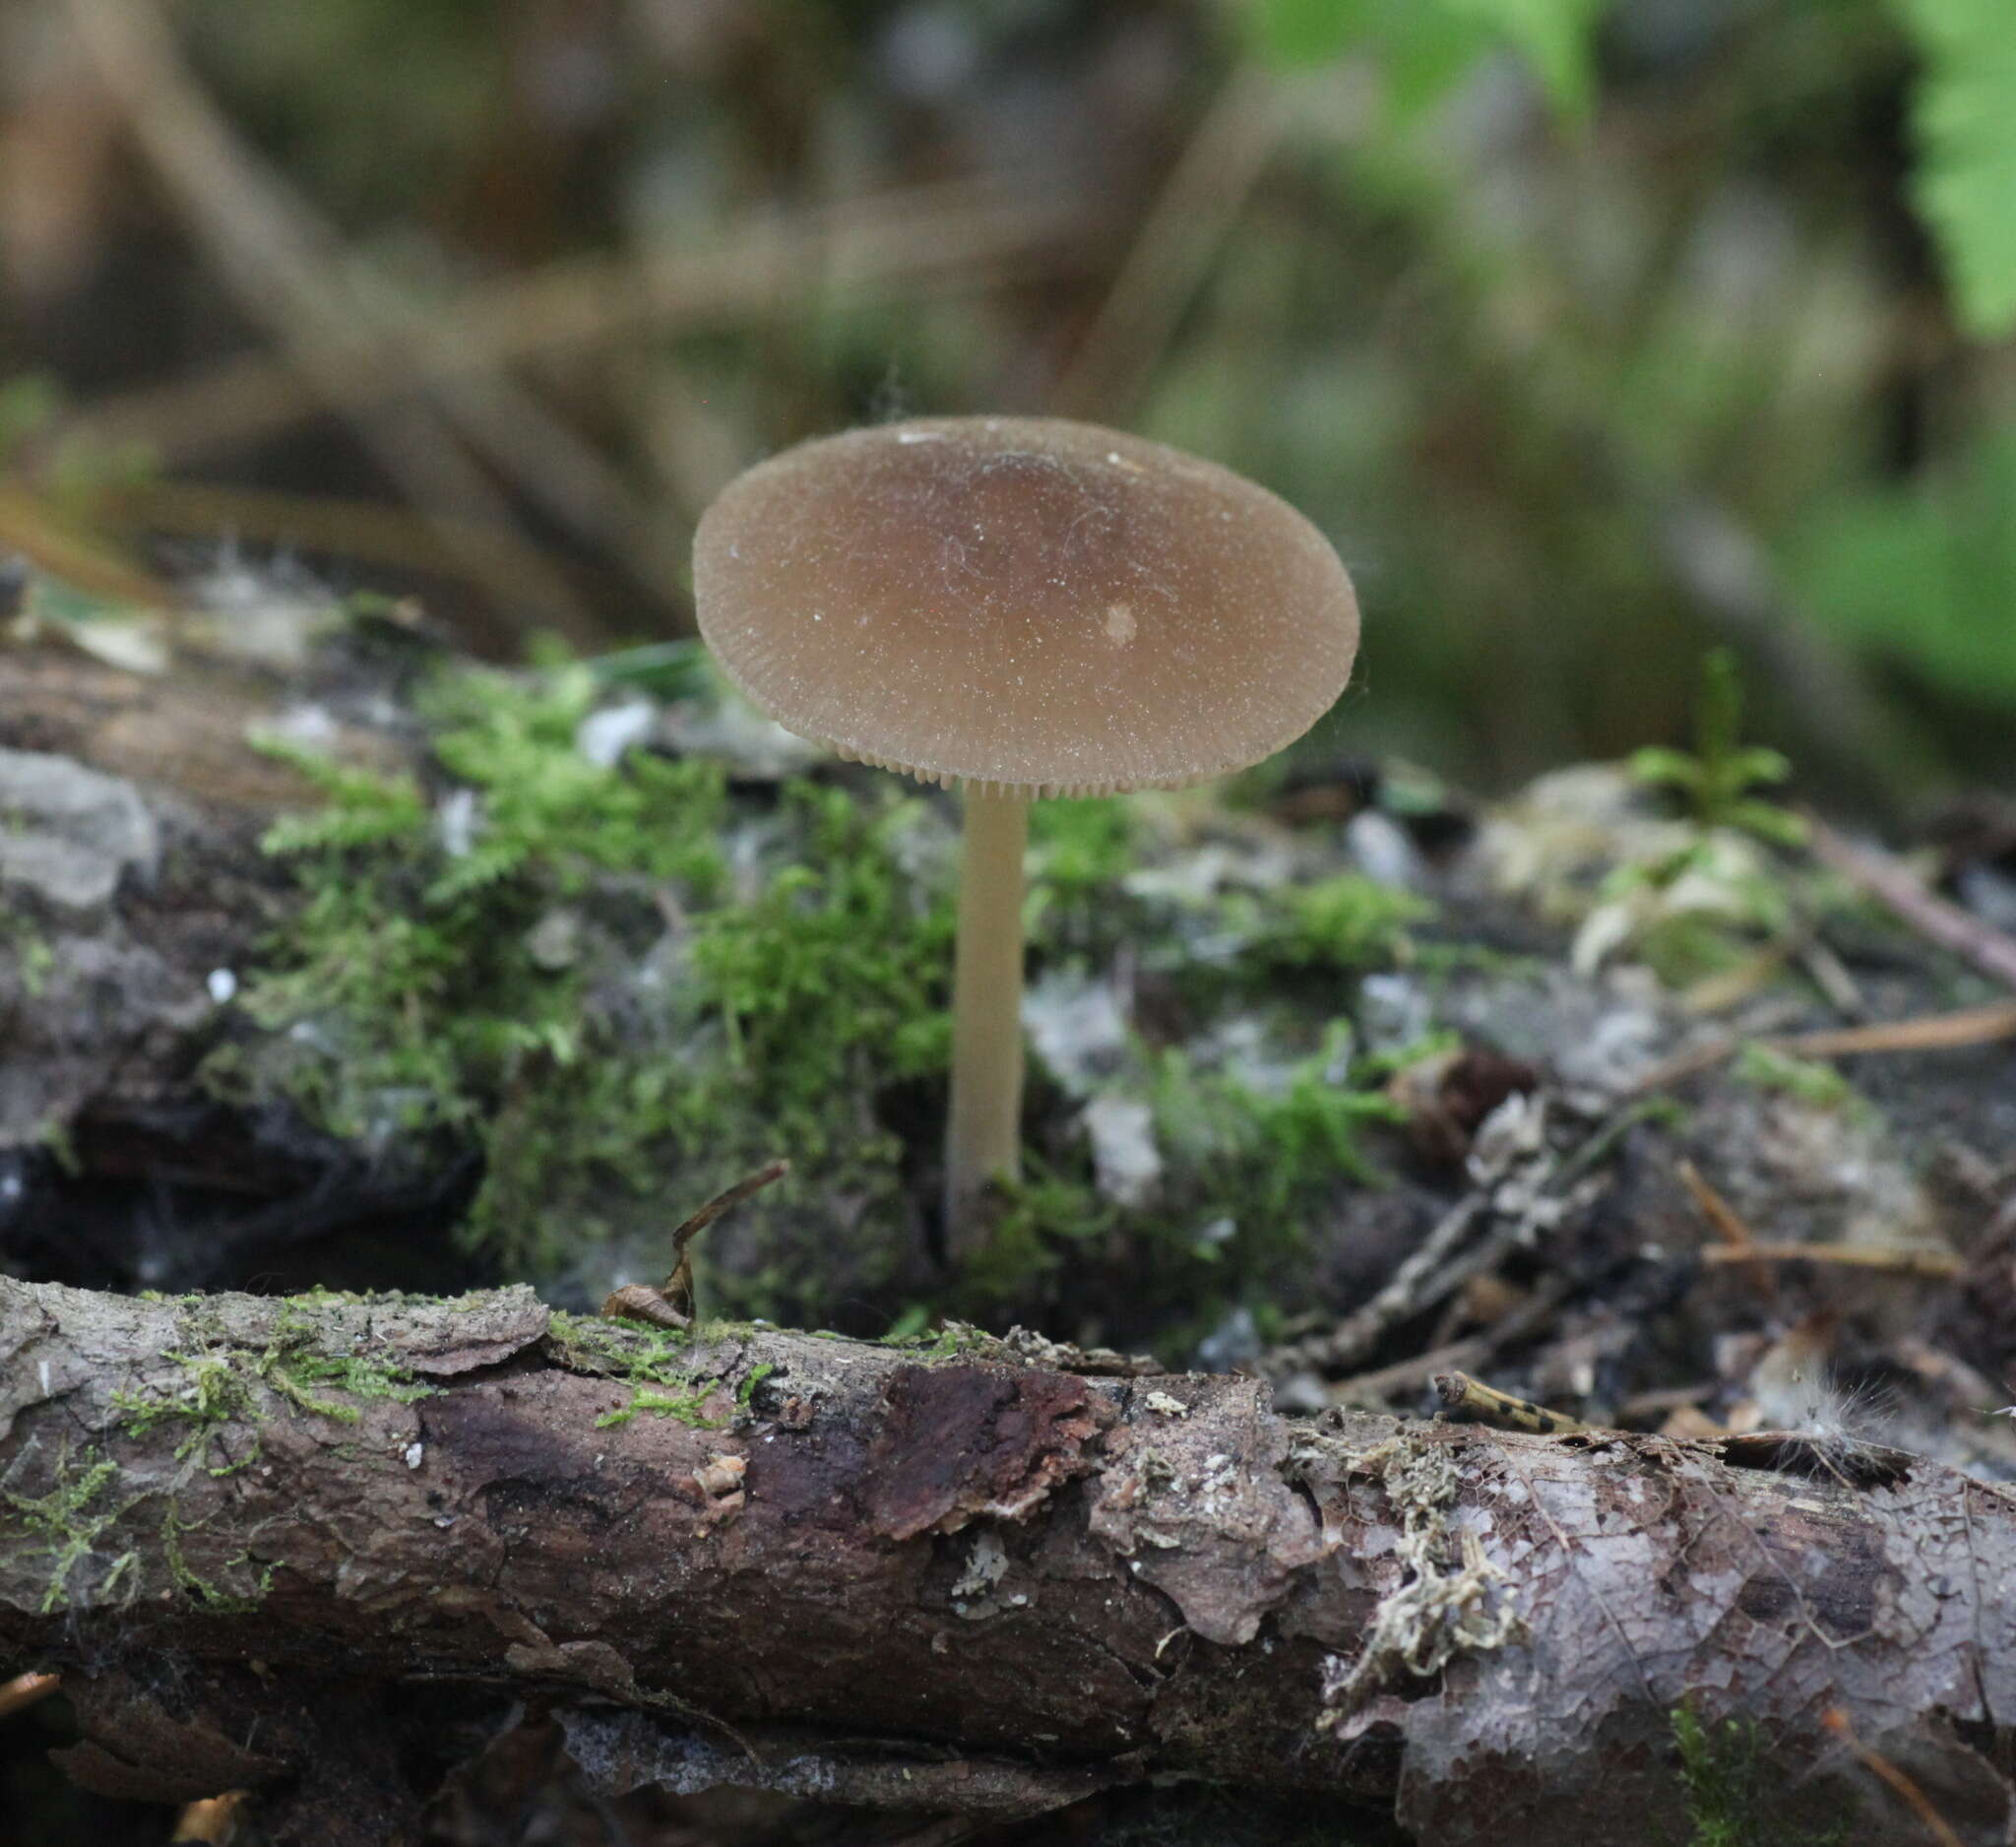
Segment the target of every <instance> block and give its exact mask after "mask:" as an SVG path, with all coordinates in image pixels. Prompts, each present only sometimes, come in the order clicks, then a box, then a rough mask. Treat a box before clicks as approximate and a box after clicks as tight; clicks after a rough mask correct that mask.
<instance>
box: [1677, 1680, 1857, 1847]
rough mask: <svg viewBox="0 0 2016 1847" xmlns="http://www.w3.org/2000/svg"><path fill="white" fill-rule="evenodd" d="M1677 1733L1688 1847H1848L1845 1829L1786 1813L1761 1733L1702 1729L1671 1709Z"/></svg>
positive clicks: (1691, 1715)
mask: <svg viewBox="0 0 2016 1847" xmlns="http://www.w3.org/2000/svg"><path fill="white" fill-rule="evenodd" d="M1672 1725H1673V1743H1674V1744H1675V1745H1676V1746H1677V1747H1678V1749H1679V1757H1680V1765H1679V1768H1680V1787H1681V1788H1682V1789H1683V1790H1684V1791H1685V1793H1686V1799H1687V1821H1688V1825H1689V1828H1690V1830H1691V1831H1690V1833H1689V1834H1688V1837H1687V1847H1839V1843H1841V1842H1843V1841H1845V1840H1847V1839H1848V1826H1847V1824H1846V1823H1845V1822H1842V1821H1823V1822H1819V1823H1815V1822H1813V1821H1812V1820H1810V1819H1806V1818H1802V1817H1794V1816H1791V1815H1788V1814H1787V1813H1786V1811H1787V1808H1788V1806H1789V1804H1788V1802H1787V1801H1786V1800H1785V1798H1784V1789H1783V1779H1782V1778H1781V1777H1779V1776H1778V1775H1777V1774H1776V1773H1775V1771H1774V1770H1773V1767H1772V1764H1771V1761H1770V1756H1769V1752H1768V1750H1767V1747H1766V1741H1765V1739H1764V1735H1763V1733H1762V1732H1761V1731H1760V1730H1759V1729H1758V1728H1757V1726H1756V1725H1754V1724H1748V1723H1745V1722H1744V1721H1742V1720H1740V1719H1725V1720H1724V1721H1723V1722H1722V1723H1721V1724H1720V1725H1709V1724H1705V1723H1704V1722H1703V1721H1702V1719H1701V1718H1700V1716H1699V1715H1698V1714H1697V1713H1696V1712H1695V1711H1694V1710H1693V1708H1692V1707H1690V1706H1677V1707H1675V1708H1674V1710H1673V1717H1672ZM1808 1806H1810V1805H1808Z"/></svg>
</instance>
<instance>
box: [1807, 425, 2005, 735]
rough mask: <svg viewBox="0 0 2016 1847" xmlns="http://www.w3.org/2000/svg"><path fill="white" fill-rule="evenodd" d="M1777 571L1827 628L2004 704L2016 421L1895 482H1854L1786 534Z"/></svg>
mask: <svg viewBox="0 0 2016 1847" xmlns="http://www.w3.org/2000/svg"><path fill="white" fill-rule="evenodd" d="M1786 567H1787V576H1788V578H1789V579H1790V581H1791V583H1792V586H1793V588H1794V591H1795V593H1796V595H1797V597H1798V598H1799V600H1800V601H1801V602H1802V603H1804V604H1805V605H1807V606H1808V607H1810V608H1811V609H1812V610H1813V611H1814V613H1815V614H1816V615H1817V616H1818V617H1819V618H1820V619H1821V620H1822V621H1823V622H1825V623H1826V624H1827V625H1828V626H1829V627H1831V628H1833V629H1834V630H1835V631H1836V632H1837V633H1840V634H1843V635H1846V636H1849V637H1852V638H1854V639H1855V640H1858V641H1859V642H1861V643H1862V644H1863V645H1864V646H1865V647H1867V648H1868V649H1869V650H1870V651H1871V652H1872V653H1876V654H1881V655H1885V656H1888V657H1889V658H1890V659H1892V660H1894V661H1897V662H1900V663H1902V664H1904V665H1905V666H1907V667H1909V668H1910V669H1913V670H1914V671H1915V672H1916V673H1917V674H1918V675H1919V676H1920V677H1921V678H1922V679H1924V680H1925V681H1927V682H1929V683H1930V684H1932V685H1934V686H1938V687H1941V688H1943V689H1945V690H1946V691H1948V692H1951V693H1955V694H1958V695H1959V696H1960V697H1961V698H1963V699H1967V700H1970V701H1973V702H1977V703H1981V704H1995V703H1999V704H2002V705H2005V706H2016V622H2012V620H2011V616H2010V611H2011V610H2012V609H2016V433H2005V434H2002V435H1999V436H1996V437H1994V438H1992V439H1991V440H1988V441H1986V442H1984V443H1982V444H1980V445H1979V446H1977V447H1976V448H1975V449H1973V450H1972V451H1971V452H1969V453H1967V454H1966V455H1965V456H1964V457H1963V458H1962V459H1961V461H1960V462H1959V464H1958V465H1957V466H1955V467H1952V468H1950V469H1946V470H1943V471H1941V472H1939V473H1936V474H1928V475H1926V476H1924V477H1922V478H1920V479H1918V480H1915V481H1913V482H1911V483H1910V484H1908V485H1906V486H1904V487H1901V488H1889V487H1884V488H1855V489H1851V490H1848V491H1845V492H1842V493H1840V494H1837V495H1836V496H1834V497H1833V498H1832V499H1830V500H1828V501H1826V502H1824V503H1822V504H1821V505H1819V506H1817V507H1816V508H1815V509H1814V510H1813V511H1812V513H1811V514H1809V515H1808V517H1807V518H1806V519H1805V521H1804V522H1803V523H1802V524H1801V525H1800V526H1799V527H1798V528H1797V529H1796V531H1795V532H1794V533H1793V534H1792V536H1791V538H1790V540H1789V541H1788V543H1787V547H1786Z"/></svg>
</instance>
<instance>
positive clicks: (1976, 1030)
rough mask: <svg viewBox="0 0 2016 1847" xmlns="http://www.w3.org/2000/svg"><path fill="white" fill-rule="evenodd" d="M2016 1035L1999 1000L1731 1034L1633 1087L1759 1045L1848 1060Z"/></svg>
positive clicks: (2013, 1012) (1683, 1075) (1663, 1084)
mask: <svg viewBox="0 0 2016 1847" xmlns="http://www.w3.org/2000/svg"><path fill="white" fill-rule="evenodd" d="M2004 1039H2016V1001H2012V1000H1998V1001H1995V1002H1992V1003H1991V1004H1990V1005H1988V1006H1985V1007H1963V1008H1961V1009H1959V1010H1958V1011H1957V1012H1953V1013H1926V1014H1921V1015H1919V1016H1918V1017H1917V1018H1916V1019H1910V1020H1891V1021H1887V1022H1885V1023H1883V1024H1881V1025H1876V1026H1843V1027H1835V1028H1830V1029H1828V1030H1826V1031H1823V1032H1814V1033H1770V1034H1765V1035H1762V1036H1761V1037H1753V1036H1749V1035H1745V1034H1741V1033H1732V1034H1729V1035H1726V1036H1725V1037H1723V1038H1720V1039H1714V1040H1711V1041H1709V1043H1708V1044H1706V1045H1703V1046H1695V1047H1693V1048H1691V1049H1690V1050H1688V1051H1682V1052H1677V1053H1675V1054H1674V1055H1673V1056H1672V1057H1670V1058H1666V1059H1662V1060H1661V1061H1660V1062H1659V1063H1658V1064H1655V1065H1654V1066H1653V1067H1652V1068H1651V1069H1650V1070H1649V1071H1647V1072H1645V1073H1644V1075H1643V1076H1641V1077H1640V1078H1639V1079H1638V1080H1637V1081H1636V1082H1635V1083H1634V1084H1633V1085H1632V1086H1631V1089H1632V1092H1633V1094H1635V1095H1638V1096H1645V1095H1647V1094H1649V1093H1651V1092H1653V1091H1657V1090H1665V1089H1666V1088H1667V1087H1668V1086H1669V1085H1672V1084H1678V1083H1682V1082H1684V1081H1685V1080H1686V1079H1687V1078H1690V1077H1699V1076H1700V1075H1701V1073H1702V1072H1704V1071H1710V1070H1713V1069H1714V1068H1715V1066H1717V1065H1718V1064H1720V1063H1722V1062H1723V1060H1724V1059H1725V1058H1732V1057H1733V1056H1734V1055H1735V1054H1736V1053H1737V1052H1738V1051H1741V1050H1742V1049H1743V1048H1744V1047H1745V1046H1748V1045H1757V1046H1764V1047H1767V1048H1769V1049H1770V1050H1771V1051H1782V1052H1786V1053H1788V1054H1789V1055H1791V1056H1793V1057H1796V1058H1848V1057H1857V1056H1859V1055H1861V1054H1863V1053H1865V1052H1872V1051H1966V1050H1968V1049H1969V1048H1971V1047H1975V1046H1991V1045H1994V1044H1996V1043H1998V1042H1999V1041H2001V1040H2004Z"/></svg>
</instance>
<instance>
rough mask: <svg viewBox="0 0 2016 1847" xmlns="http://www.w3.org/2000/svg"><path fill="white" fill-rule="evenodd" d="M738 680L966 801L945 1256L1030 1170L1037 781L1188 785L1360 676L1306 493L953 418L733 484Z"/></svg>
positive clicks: (725, 594) (703, 545)
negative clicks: (1030, 848)
mask: <svg viewBox="0 0 2016 1847" xmlns="http://www.w3.org/2000/svg"><path fill="white" fill-rule="evenodd" d="M693 589H694V601H695V604H696V606H697V608H698V612H699V618H700V630H701V633H702V635H703V636H704V637H705V638H706V640H707V644H708V646H709V647H710V648H711V649H712V650H713V651H714V654H715V657H716V659H717V660H718V661H719V662H720V663H721V666H722V668H723V669H724V670H725V672H726V674H727V676H728V678H729V679H730V680H731V681H733V682H734V684H735V685H736V686H738V687H739V688H740V689H741V690H742V692H744V693H745V694H746V695H747V696H748V697H749V698H750V699H751V700H752V701H753V702H754V703H755V704H756V705H757V706H758V707H760V708H761V709H762V710H763V711H765V712H767V713H768V714H769V715H770V716H771V717H772V718H774V719H775V720H777V722H778V723H779V724H781V725H783V726H784V727H785V728H786V729H787V730H789V731H792V732H797V733H799V734H800V735H801V736H804V737H808V738H811V739H812V740H814V741H815V742H817V743H819V744H821V745H823V746H825V747H827V748H829V749H831V750H833V751H835V752H837V753H838V754H839V755H840V756H842V757H845V758H848V759H851V760H853V761H857V762H862V763H872V764H877V765H880V766H882V767H883V768H886V769H893V770H901V771H903V772H905V773H907V774H908V775H911V776H914V777H915V778H917V779H918V780H919V781H920V782H925V783H936V784H938V785H940V786H941V787H944V788H947V789H950V788H952V787H953V786H955V785H957V786H959V787H960V788H961V789H962V790H963V792H964V796H965V805H966V840H965V849H964V867H963V871H962V877H961V890H960V899H959V936H958V951H957V960H956V968H955V974H954V983H953V1052H952V1100H951V1111H950V1118H949V1123H948V1127H947V1133H946V1149H945V1197H946V1226H947V1244H948V1248H949V1250H950V1251H951V1252H952V1253H953V1254H954V1255H955V1256H958V1255H964V1254H967V1253H968V1252H970V1251H971V1249H972V1248H973V1246H974V1244H975V1243H976V1242H977V1241H978V1240H979V1239H980V1238H982V1237H983V1236H984V1225H983V1224H982V1223H981V1221H980V1218H979V1215H978V1214H977V1211H976V1209H975V1208H976V1205H977V1200H978V1198H979V1195H980V1194H981V1192H982V1191H983V1189H984V1187H985V1184H986V1182H987V1180H988V1179H989V1178H992V1177H996V1176H999V1177H1004V1178H1014V1177H1015V1175H1016V1172H1017V1168H1018V1150H1019V1118H1020V1115H1021V1101H1022V1023H1021V999H1022V952H1023V943H1022V860H1023V852H1024V847H1025V844H1026V842H1027V840H1028V831H1029V804H1030V802H1031V800H1032V799H1034V798H1035V797H1037V796H1101V795H1111V794H1116V793H1119V792H1121V791H1126V790H1136V789H1175V788H1181V787H1183V786H1185V785H1188V784H1192V783H1199V782H1204V781H1206V780H1208V779H1209V778H1211V777H1215V776H1221V775H1224V774H1225V773H1227V772H1228V771H1230V770H1237V769H1243V768H1245V767H1246V766H1247V765H1249V764H1253V763H1257V762H1259V761H1260V759H1261V758H1263V757H1266V756H1270V755H1272V754H1273V753H1274V752H1275V751H1277V750H1279V749H1280V748H1281V747H1282V746H1283V745H1284V744H1287V743H1290V742H1292V740H1293V739H1294V738H1296V737H1298V736H1300V735H1301V733H1302V732H1305V731H1306V730H1308V728H1309V727H1310V726H1311V725H1312V724H1314V723H1315V721H1316V720H1317V719H1318V718H1320V717H1321V716H1322V714H1323V713H1324V712H1325V711H1327V710H1328V709H1329V707H1330V705H1331V703H1332V702H1333V701H1334V700H1335V699H1336V698H1337V696H1338V694H1339V693H1340V692H1342V691H1343V690H1344V686H1345V682H1346V681H1347V680H1348V679H1349V678H1350V677H1351V667H1352V659H1353V656H1354V655H1355V652H1356V648H1357V635H1358V612H1357V602H1356V599H1355V597H1354V596H1353V594H1352V587H1351V580H1350V579H1349V578H1348V577H1347V576H1346V575H1345V570H1344V566H1343V564H1342V563H1340V562H1339V560H1338V557H1337V553H1336V552H1335V551H1334V550H1333V549H1332V548H1331V547H1330V545H1329V543H1328V542H1327V541H1325V540H1324V538H1323V536H1322V535H1321V534H1320V533H1319V532H1317V530H1316V529H1315V528H1314V527H1313V526H1311V525H1310V524H1309V522H1308V521H1307V520H1305V519H1304V518H1303V517H1302V516H1301V515H1300V514H1299V513H1297V512H1295V511H1294V509H1293V508H1292V507H1290V506H1289V505H1288V504H1287V503H1286V502H1285V501H1282V500H1280V499H1277V498H1276V497H1275V496H1274V495H1273V494H1271V493H1269V492H1267V490H1266V489H1265V488H1262V487H1258V486H1255V485H1254V484H1253V483H1252V482H1251V481H1248V480H1245V479H1243V478H1240V477H1239V476H1237V475H1234V474H1232V473H1230V472H1229V470H1226V469H1223V468H1220V467H1218V466H1216V465H1215V464H1213V463H1210V462H1202V461H1199V460H1198V459H1197V458H1195V457H1194V456H1188V455H1184V454H1182V453H1181V452H1179V451H1177V450H1174V449H1169V448H1165V447H1164V446H1163V445H1162V444H1160V443H1153V442H1147V441H1144V440H1143V439H1142V438H1140V437H1138V436H1127V435H1122V434H1120V433H1119V432H1117V431H1114V430H1108V429H1101V428H1098V427H1096V426H1094V425H1092V424H1088V423H1074V422H1065V421H1061V420H1058V419H1054V418H1047V417H1006V416H979V417H932V418H922V419H917V420H914V421H911V422H903V423H890V424H884V425H881V426H878V427H875V428H870V429H859V430H851V431H849V432H847V433H846V434H843V435H839V436H830V437H826V438H824V439H821V440H818V441H814V442H807V443H802V444H800V445H799V446H798V447H796V448H794V449H789V450H787V451H785V452H784V453H783V454H781V455H778V456H774V457H772V458H771V459H770V460H769V461H766V462H762V463H759V464H758V465H757V466H756V467H754V468H752V469H750V470H748V471H747V472H746V473H745V474H743V475H741V476H738V477H737V478H735V479H734V480H732V481H730V482H729V483H728V485H727V487H726V488H725V490H724V491H723V492H722V494H721V496H720V497H719V498H718V499H717V500H716V501H715V502H714V504H713V505H712V506H711V507H709V508H708V510H707V512H706V514H705V515H704V516H703V517H702V519H701V521H700V529H699V532H698V535H697V536H696V538H695V541H694V547H693Z"/></svg>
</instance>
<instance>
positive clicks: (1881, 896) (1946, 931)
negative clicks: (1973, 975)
mask: <svg viewBox="0 0 2016 1847" xmlns="http://www.w3.org/2000/svg"><path fill="white" fill-rule="evenodd" d="M1806 822H1807V825H1808V827H1809V828H1810V829H1811V845H1812V849H1813V856H1814V858H1816V859H1817V860H1820V861H1821V863H1822V864H1825V865H1830V866H1832V867H1833V868H1834V870H1835V871H1837V872H1839V873H1840V874H1841V875H1842V876H1843V877H1844V878H1847V879H1850V880H1853V881H1854V883H1856V884H1857V885H1859V886H1860V887H1861V889H1862V890H1863V891H1865V892H1867V893H1868V894H1869V895H1870V896H1871V897H1872V898H1875V899H1878V900H1879V901H1880V902H1881V903H1883V904H1885V905H1887V906H1888V907H1889V908H1890V909H1891V910H1892V911H1894V912H1895V913H1896V914H1897V915H1898V916H1899V917H1900V918H1902V919H1903V920H1904V922H1905V923H1909V924H1910V925H1911V926H1912V928H1913V929H1915V930H1917V931H1918V933H1919V934H1920V935H1921V936H1922V937H1923V938H1924V939H1925V940H1926V941H1927V942H1929V943H1935V944H1936V945H1937V946H1938V947H1939V948H1941V949H1944V950H1946V951H1948V952H1949V953H1950V954H1952V955H1956V956H1958V957H1959V958H1960V959H1961V960H1962V961H1963V962H1968V963H1971V964H1973V966H1974V967H1975V968H1977V969H1979V970H1980V971H1981V972H1982V973H1983V974H1984V975H1985V976H1987V977H1988V979H1989V980H1990V981H1997V982H2000V983H2002V984H2003V986H2004V987H2016V937H2012V936H2008V935H2005V934H2004V933H2003V932H2002V931H2001V930H1998V929H1996V928H1995V927H1994V925H1993V924H1991V923H1984V922H1983V921H1982V920H1981V919H1980V918H1978V917H1976V916H1974V914H1973V913H1972V912H1969V911H1963V910H1962V909H1961V908H1960V906H1958V905H1957V904H1952V903H1950V902H1948V901H1947V900H1946V899H1944V898H1941V897H1940V896H1939V895H1938V893H1937V892H1935V891H1930V890H1928V889H1927V888H1926V887H1925V884H1924V882H1923V881H1922V879H1920V878H1919V877H1918V876H1917V874H1915V873H1914V872H1912V871H1911V870H1910V869H1909V868H1908V867H1906V866H1903V865H1901V864H1899V863H1898V862H1897V861H1896V860H1893V859H1891V858H1890V857H1889V856H1888V855H1887V854H1879V853H1875V852H1872V851H1871V850H1869V849H1868V848H1865V847H1858V846H1855V845H1853V844H1852V843H1851V842H1849V841H1847V840H1845V839H1844V838H1843V837H1842V836H1841V835H1839V834H1837V833H1836V832H1835V831H1834V830H1833V829H1832V828H1831V827H1829V826H1828V825H1827V823H1826V822H1824V821H1822V820H1820V819H1819V818H1818V817H1817V816H1815V815H1811V814H1808V815H1807V816H1806Z"/></svg>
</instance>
